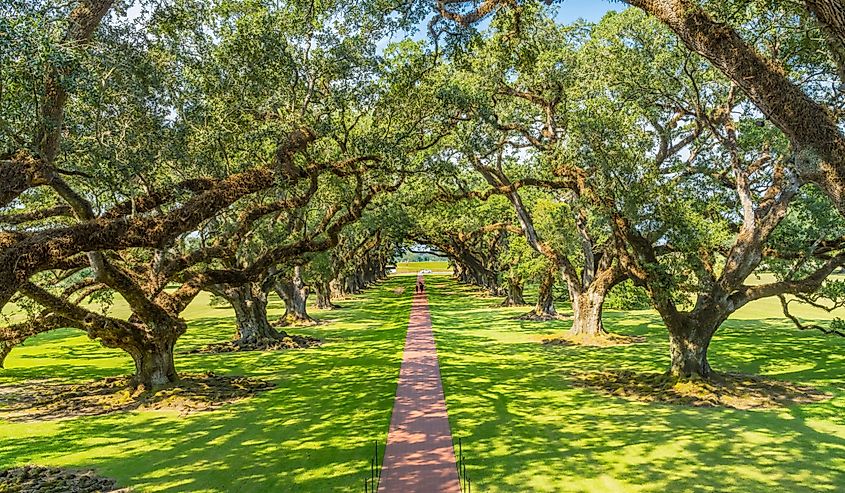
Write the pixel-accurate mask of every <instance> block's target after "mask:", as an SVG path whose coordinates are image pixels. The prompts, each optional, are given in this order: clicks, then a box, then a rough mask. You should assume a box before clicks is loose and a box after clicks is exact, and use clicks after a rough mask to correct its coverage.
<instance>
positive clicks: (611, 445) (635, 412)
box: [427, 276, 845, 493]
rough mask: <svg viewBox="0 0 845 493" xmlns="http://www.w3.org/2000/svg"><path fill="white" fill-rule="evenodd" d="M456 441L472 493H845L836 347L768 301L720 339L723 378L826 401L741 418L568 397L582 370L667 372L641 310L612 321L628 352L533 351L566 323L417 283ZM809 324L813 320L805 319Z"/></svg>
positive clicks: (467, 292)
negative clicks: (778, 383)
mask: <svg viewBox="0 0 845 493" xmlns="http://www.w3.org/2000/svg"><path fill="white" fill-rule="evenodd" d="M427 286H428V292H429V297H430V301H431V316H432V322H433V326H434V331H435V338H436V341H437V349H438V354H439V358H440V367H441V372H442V377H443V384H444V389H445V393H446V401H447V405H448V408H449V419H450V422H451V426H452V432H453V435H454V437H455V439H457V438H458V437H461V438H462V442H463V450H464V454H465V455H466V456H467V457H468V459H467V471H468V474H469V476H470V478H471V480H472V486H473V488H472V489H473V491H478V492H483V493H495V492H502V493H504V492H508V493H510V492H528V491H531V492H737V493H740V492H741V493H747V492H766V493H773V492H808V491H829V492H841V491H845V340H843V339H841V338H837V337H835V336H824V335H822V334H821V333H818V332H801V331H797V330H796V329H794V328H792V326H790V325H788V324H787V323H785V322H784V321H783V320H782V317H780V313H781V312H780V305H779V304H778V303H777V301H776V300H774V301H771V300H766V301H761V302H758V303H754V304H752V305H749V306H748V307H746V308H744V309H743V310H742V311H741V312H739V313H738V314H737V315H736V316H735V317H734V318H733V319H732V320H730V321H728V322H727V323H726V324H725V325H724V326H723V327H722V329H721V330H720V332H719V333H718V334H717V335H716V338H715V340H714V341H713V344H712V346H711V350H710V361H711V363H712V365H713V366H714V368H715V369H717V370H722V371H735V372H746V373H755V374H764V375H768V376H771V377H773V378H778V379H784V380H790V381H795V382H803V383H807V384H812V385H814V386H817V387H819V388H821V389H823V390H826V391H828V392H830V393H832V394H834V398H833V399H832V400H830V401H827V402H824V403H820V404H810V405H801V406H794V407H790V408H784V409H780V410H755V411H738V410H733V409H725V408H693V407H682V406H676V405H668V404H646V403H640V402H631V401H629V400H625V399H622V398H615V397H607V396H604V395H601V394H598V393H597V392H594V391H591V390H586V389H582V388H575V387H572V386H571V385H570V384H569V383H568V376H570V375H572V374H574V373H576V372H580V371H594V370H596V371H598V370H605V369H633V370H642V371H664V370H665V369H666V367H667V365H668V342H667V336H666V331H665V329H664V328H663V326H662V325H661V323H660V320H659V318H658V317H657V316H656V315H655V314H654V313H653V312H651V311H641V312H618V311H608V312H607V313H606V317H605V321H606V322H605V323H606V326H607V328H608V330H611V331H614V332H618V333H623V334H630V335H642V336H645V337H646V338H647V342H646V343H643V344H637V345H632V346H626V347H613V348H601V349H599V348H585V347H562V346H543V345H541V344H539V342H540V340H541V339H542V338H544V337H547V336H548V335H551V334H555V333H559V332H561V331H563V330H565V329H567V328H568V327H569V326H570V324H571V322H567V321H559V322H549V323H537V322H522V321H517V320H515V317H516V316H517V315H518V314H520V313H522V312H524V311H525V310H526V309H525V308H499V307H498V306H497V305H498V303H499V301H500V300H499V299H496V298H484V297H480V296H479V295H478V291H477V290H474V289H473V288H470V287H466V286H461V285H458V284H456V283H455V282H453V281H452V280H451V279H449V278H448V277H445V276H443V277H432V278H430V279H429V280H428V282H427ZM803 314H804V315H805V316H816V317H817V316H819V314H818V313H810V312H807V311H804V312H803Z"/></svg>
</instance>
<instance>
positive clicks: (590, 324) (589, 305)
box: [569, 286, 607, 337]
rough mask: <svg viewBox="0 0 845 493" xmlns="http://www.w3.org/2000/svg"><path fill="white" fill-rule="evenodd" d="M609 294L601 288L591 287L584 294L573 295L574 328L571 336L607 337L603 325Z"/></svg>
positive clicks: (570, 332)
mask: <svg viewBox="0 0 845 493" xmlns="http://www.w3.org/2000/svg"><path fill="white" fill-rule="evenodd" d="M606 296H607V292H606V291H604V290H602V289H601V288H600V287H596V286H590V287H589V288H588V289H587V291H586V292H584V293H572V315H573V317H574V318H573V320H572V328H571V329H570V330H569V334H570V335H573V336H582V337H602V336H606V335H607V331H606V330H604V324H603V323H602V320H601V316H602V309H603V307H604V300H605V298H606Z"/></svg>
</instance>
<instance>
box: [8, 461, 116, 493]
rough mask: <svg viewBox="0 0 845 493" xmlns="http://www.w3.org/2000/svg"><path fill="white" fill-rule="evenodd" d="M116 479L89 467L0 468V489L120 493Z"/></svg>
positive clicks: (40, 492)
mask: <svg viewBox="0 0 845 493" xmlns="http://www.w3.org/2000/svg"><path fill="white" fill-rule="evenodd" d="M129 491H131V490H129V489H128V488H122V489H117V481H116V480H114V479H111V478H103V477H100V476H98V475H97V474H96V473H95V472H94V471H93V470H90V469H89V470H84V469H66V468H62V467H42V466H24V467H16V468H14V469H7V470H5V471H0V492H2V493H54V492H56V493H58V492H62V493H65V492H74V493H123V492H129Z"/></svg>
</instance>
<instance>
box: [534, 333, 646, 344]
mask: <svg viewBox="0 0 845 493" xmlns="http://www.w3.org/2000/svg"><path fill="white" fill-rule="evenodd" d="M643 342H646V338H645V337H643V336H626V335H621V334H613V333H609V334H604V335H601V336H596V337H591V336H581V335H578V336H573V335H570V334H563V335H560V336H557V337H553V338H551V339H543V344H546V345H549V346H590V347H613V346H627V345H629V344H639V343H643Z"/></svg>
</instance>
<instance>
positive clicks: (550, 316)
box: [516, 310, 569, 322]
mask: <svg viewBox="0 0 845 493" xmlns="http://www.w3.org/2000/svg"><path fill="white" fill-rule="evenodd" d="M567 318H569V317H566V316H564V315H560V314H558V313H548V312H537V311H536V310H531V311H530V312H528V313H525V314H522V315H520V316H518V317H516V319H517V320H527V321H530V322H549V321H552V320H566V319H567Z"/></svg>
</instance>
